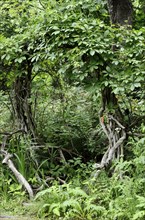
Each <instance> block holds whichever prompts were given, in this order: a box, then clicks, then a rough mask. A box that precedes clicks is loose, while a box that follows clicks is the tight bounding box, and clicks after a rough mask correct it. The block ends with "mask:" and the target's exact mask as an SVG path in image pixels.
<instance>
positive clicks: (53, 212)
mask: <svg viewBox="0 0 145 220" xmlns="http://www.w3.org/2000/svg"><path fill="white" fill-rule="evenodd" d="M144 144H145V139H144V138H142V139H140V140H138V141H137V140H136V141H131V142H129V143H128V146H127V147H128V148H132V149H133V150H132V159H127V160H126V161H120V162H117V161H116V162H115V163H114V164H113V165H112V168H111V169H110V170H111V172H110V171H109V173H108V172H107V171H102V172H101V174H100V175H99V177H98V178H97V179H93V177H92V176H91V174H92V171H90V173H89V172H88V170H87V167H86V168H85V169H84V168H81V167H79V168H78V169H79V173H80V175H78V176H74V177H73V178H72V179H71V180H70V181H68V182H67V183H65V184H62V183H60V182H58V181H56V180H54V181H53V182H52V183H51V185H50V186H49V187H46V188H45V189H43V190H41V191H39V192H38V193H37V194H36V195H35V198H34V200H33V201H29V200H28V199H26V195H25V196H24V195H22V194H20V195H15V196H14V194H11V196H9V198H7V199H6V198H5V197H4V195H3V194H2V195H1V201H2V202H1V205H0V206H1V207H0V209H1V210H3V212H6V213H7V212H8V213H12V214H13V215H14V214H15V215H18V214H19V215H22V216H31V217H35V218H38V219H50V220H54V219H55V220H62V219H64V220H95V219H98V220H112V219H117V220H124V219H126V220H130V219H132V220H143V219H145V191H144V188H145V172H144V165H145V149H144ZM86 170H87V172H86ZM81 173H82V174H83V175H81ZM84 173H86V175H85V178H84Z"/></svg>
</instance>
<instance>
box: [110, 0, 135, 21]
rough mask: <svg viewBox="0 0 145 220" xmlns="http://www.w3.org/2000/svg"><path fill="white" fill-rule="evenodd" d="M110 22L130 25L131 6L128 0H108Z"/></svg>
mask: <svg viewBox="0 0 145 220" xmlns="http://www.w3.org/2000/svg"><path fill="white" fill-rule="evenodd" d="M108 9H109V13H110V18H111V22H112V24H119V25H125V24H126V25H132V13H133V7H132V3H131V1H130V0H108Z"/></svg>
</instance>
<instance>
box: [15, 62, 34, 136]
mask: <svg viewBox="0 0 145 220" xmlns="http://www.w3.org/2000/svg"><path fill="white" fill-rule="evenodd" d="M25 68H26V71H25V73H23V74H22V75H21V76H18V77H17V78H16V80H15V83H14V109H15V115H16V120H17V123H18V127H19V129H22V130H24V131H25V132H26V133H29V134H31V136H32V138H36V127H35V122H34V119H33V116H32V111H31V103H30V97H31V81H32V64H31V62H30V61H27V63H25ZM21 71H22V70H21Z"/></svg>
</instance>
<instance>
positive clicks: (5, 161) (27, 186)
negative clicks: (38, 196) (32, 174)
mask: <svg viewBox="0 0 145 220" xmlns="http://www.w3.org/2000/svg"><path fill="white" fill-rule="evenodd" d="M19 132H24V131H23V130H17V131H14V132H10V133H8V132H4V133H2V134H4V139H3V142H2V145H1V150H0V152H1V154H2V156H3V157H4V159H3V160H2V164H6V165H7V166H8V167H9V169H10V170H11V171H12V172H13V174H14V176H15V177H16V179H17V180H18V182H19V183H20V184H21V185H22V186H24V188H25V189H26V191H27V192H28V194H29V197H30V199H32V198H33V197H34V193H33V190H32V188H31V186H30V184H29V183H28V182H27V180H26V179H25V178H24V177H23V175H22V174H21V173H20V172H19V171H18V170H17V169H16V167H15V165H14V163H13V162H12V160H11V158H12V157H13V155H12V154H9V153H8V152H7V151H6V150H5V147H6V143H7V140H8V138H10V137H11V136H12V135H14V134H17V133H19Z"/></svg>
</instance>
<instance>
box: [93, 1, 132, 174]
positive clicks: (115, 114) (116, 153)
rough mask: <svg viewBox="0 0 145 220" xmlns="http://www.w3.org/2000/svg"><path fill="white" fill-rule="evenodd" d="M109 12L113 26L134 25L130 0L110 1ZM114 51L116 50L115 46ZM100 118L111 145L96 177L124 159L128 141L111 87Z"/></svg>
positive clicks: (103, 103) (107, 87)
mask: <svg viewBox="0 0 145 220" xmlns="http://www.w3.org/2000/svg"><path fill="white" fill-rule="evenodd" d="M108 10H109V13H110V18H111V23H112V24H114V25H117V26H118V27H119V25H120V26H122V25H127V26H128V25H131V24H132V12H133V9H132V4H131V1H130V0H108ZM112 50H114V47H113V46H112ZM108 80H109V79H108ZM99 117H100V124H101V126H102V129H103V131H104V133H105V134H106V136H107V138H108V142H109V145H108V149H107V151H106V153H105V154H104V156H103V158H102V160H101V163H100V165H99V166H97V169H98V170H97V172H96V173H95V176H96V177H97V176H98V174H99V172H100V170H101V169H102V168H105V167H107V166H108V165H109V164H110V163H111V161H112V160H113V159H114V158H118V159H119V158H121V157H123V142H124V140H125V139H126V132H125V127H124V126H123V125H122V123H123V114H122V112H121V110H120V108H119V105H118V100H117V97H116V96H115V94H114V93H113V90H112V88H111V86H106V87H105V88H104V89H103V90H102V108H101V109H100V112H99ZM104 118H105V120H104Z"/></svg>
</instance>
